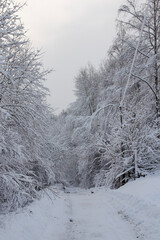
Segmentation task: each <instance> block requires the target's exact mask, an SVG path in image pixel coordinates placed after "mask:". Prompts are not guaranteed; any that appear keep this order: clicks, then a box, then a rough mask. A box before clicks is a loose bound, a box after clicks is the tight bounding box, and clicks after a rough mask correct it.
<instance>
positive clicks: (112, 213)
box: [57, 189, 140, 240]
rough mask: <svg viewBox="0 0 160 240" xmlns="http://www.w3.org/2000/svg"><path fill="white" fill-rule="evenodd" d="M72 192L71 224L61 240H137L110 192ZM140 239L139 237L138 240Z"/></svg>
mask: <svg viewBox="0 0 160 240" xmlns="http://www.w3.org/2000/svg"><path fill="white" fill-rule="evenodd" d="M105 195H106V196H105V198H104V193H103V192H101V191H100V192H95V193H91V192H90V191H88V190H87V191H85V190H76V189H75V190H73V189H71V191H70V193H68V194H66V196H65V197H66V199H67V205H68V210H67V211H66V214H67V215H68V223H67V224H66V236H64V237H62V239H60V240H94V239H97V240H135V239H137V236H136V233H135V232H134V231H133V228H132V226H131V225H130V224H129V222H127V220H125V219H122V218H121V215H120V214H119V213H118V212H117V211H116V209H115V208H114V206H113V205H112V196H111V195H110V193H108V194H106V193H105ZM139 239H140V238H139ZM57 240H59V239H57Z"/></svg>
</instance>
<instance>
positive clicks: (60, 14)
mask: <svg viewBox="0 0 160 240" xmlns="http://www.w3.org/2000/svg"><path fill="white" fill-rule="evenodd" d="M123 2H124V0H41V1H40V0H27V6H26V7H24V9H23V10H22V11H21V18H22V22H23V23H24V25H25V28H26V29H28V33H27V34H28V36H29V37H30V40H31V42H32V43H33V46H34V47H35V48H41V49H42V51H43V52H45V54H44V56H43V61H44V65H45V67H46V68H53V69H54V70H55V71H54V72H52V73H51V74H50V76H48V80H47V82H46V86H47V87H48V88H49V89H50V93H51V96H50V97H49V98H48V102H49V103H50V104H51V105H52V106H53V107H54V109H57V110H56V112H57V113H58V112H60V111H61V110H62V109H65V108H66V107H67V106H68V104H69V103H71V102H73V101H74V100H75V96H74V93H73V89H74V77H75V76H76V75H77V73H78V71H79V69H80V68H81V67H84V66H86V64H87V63H88V62H91V63H92V64H93V65H95V66H98V64H99V63H100V61H101V60H102V59H103V58H104V57H105V56H106V53H107V50H108V48H109V47H110V46H111V44H112V41H113V39H114V37H115V26H116V22H115V20H116V17H117V10H118V8H119V6H120V5H121V4H122V3H123Z"/></svg>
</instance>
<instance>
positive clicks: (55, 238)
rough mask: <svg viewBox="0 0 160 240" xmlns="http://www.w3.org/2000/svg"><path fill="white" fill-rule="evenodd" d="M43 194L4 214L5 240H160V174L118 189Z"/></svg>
mask: <svg viewBox="0 0 160 240" xmlns="http://www.w3.org/2000/svg"><path fill="white" fill-rule="evenodd" d="M91 191H93V192H94V193H91ZM41 195H42V197H41V199H40V200H35V201H34V202H33V203H32V204H31V205H29V206H26V207H25V208H23V209H19V210H18V211H16V212H13V213H9V214H6V215H0V240H22V239H23V240H37V239H38V240H135V239H138V240H160V227H159V226H160V200H159V199H160V174H158V175H155V176H148V177H145V178H141V179H138V180H137V181H133V182H130V183H128V184H126V185H125V186H123V187H121V188H120V189H118V190H109V189H108V190H107V189H105V188H95V189H92V190H84V189H80V188H68V189H66V191H65V192H64V191H63V190H62V186H61V187H60V186H59V185H57V186H54V187H52V188H51V189H50V190H49V189H48V190H45V191H42V192H41Z"/></svg>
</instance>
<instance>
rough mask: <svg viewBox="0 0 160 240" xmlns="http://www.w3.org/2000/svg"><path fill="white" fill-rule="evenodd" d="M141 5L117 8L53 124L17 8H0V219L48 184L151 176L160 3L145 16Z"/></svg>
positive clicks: (159, 113) (5, 3)
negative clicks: (105, 42)
mask: <svg viewBox="0 0 160 240" xmlns="http://www.w3.org/2000/svg"><path fill="white" fill-rule="evenodd" d="M146 5H147V3H146V2H145V3H144V1H142V0H126V1H124V4H123V5H122V6H121V7H120V8H119V12H118V21H117V35H116V38H115V39H114V40H113V44H112V46H111V47H110V49H109V51H108V54H107V57H106V58H105V59H104V60H103V61H102V62H101V63H100V65H99V67H98V68H95V67H94V66H93V65H92V64H88V65H87V66H85V67H83V68H81V69H80V70H79V72H78V73H77V75H76V77H75V95H76V101H75V102H73V103H72V104H71V105H70V107H69V108H68V109H67V110H65V111H63V112H62V113H61V114H59V115H58V116H56V115H55V114H54V111H53V110H52V109H51V108H50V106H49V105H48V104H47V101H46V97H47V95H48V94H49V91H48V89H47V88H46V87H45V80H46V79H47V75H48V74H49V73H50V69H49V70H48V69H47V70H46V69H44V67H43V64H42V63H41V58H42V56H41V52H40V51H35V50H34V49H33V48H32V45H31V43H30V40H29V39H28V38H27V37H26V31H25V28H24V26H23V24H22V23H21V20H20V18H19V16H18V14H19V11H20V9H21V8H22V7H23V5H21V4H17V3H16V2H14V1H11V0H2V1H0V212H1V213H4V212H8V211H14V210H16V209H17V208H18V207H23V206H25V205H26V204H28V203H30V202H32V201H33V200H34V199H35V198H38V197H39V192H40V190H41V189H44V188H46V187H48V186H51V185H54V184H56V183H63V184H64V185H66V186H70V185H71V186H79V187H82V188H91V187H95V186H106V187H109V188H116V187H117V181H116V177H117V176H118V175H119V174H121V173H123V172H125V171H127V170H128V169H132V167H134V171H135V168H136V174H134V176H133V174H131V176H129V178H135V177H138V176H140V175H142V176H145V175H147V174H148V173H150V172H154V171H155V170H157V169H158V168H159V167H160V131H159V127H160V99H159V97H160V93H159V87H160V0H151V1H150V4H149V8H148V11H147V13H146V15H145V16H144V13H145V11H146ZM144 17H145V22H144ZM143 23H144V26H143V29H142V27H141V26H142V24H143ZM140 35H141V38H140V42H139V47H138V49H137V43H138V41H139V36H140ZM135 52H136V53H137V54H136V58H135V62H134V67H133V71H132V72H130V69H131V67H132V59H134V56H135ZM62 71H63V69H62ZM130 73H131V76H130V79H129V80H130V81H128V77H129V74H130Z"/></svg>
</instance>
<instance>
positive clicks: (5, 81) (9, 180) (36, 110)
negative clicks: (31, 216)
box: [0, 0, 55, 213]
mask: <svg viewBox="0 0 160 240" xmlns="http://www.w3.org/2000/svg"><path fill="white" fill-rule="evenodd" d="M21 7H22V5H20V4H16V3H15V2H14V1H10V0H2V1H0V213H3V212H6V211H13V210H15V209H16V208H17V207H20V206H21V207H23V206H24V205H25V204H27V203H28V202H31V201H32V200H33V199H34V198H35V197H37V196H38V190H40V189H42V188H43V187H44V186H46V185H50V184H52V183H53V182H54V181H55V175H54V171H53V170H54V145H53V143H52V130H51V129H50V126H51V122H52V121H53V119H54V116H53V115H52V113H51V111H50V109H49V107H48V106H47V104H46V100H45V99H46V95H47V94H48V90H47V89H46V88H45V87H44V85H43V82H44V80H45V78H46V75H47V74H48V73H49V71H48V70H44V69H43V66H42V64H41V62H40V57H41V54H40V52H39V51H34V50H33V49H32V47H31V44H30V42H29V40H28V39H27V37H26V36H25V30H24V27H23V25H22V23H21V21H20V19H19V17H18V11H19V10H20V9H21Z"/></svg>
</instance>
